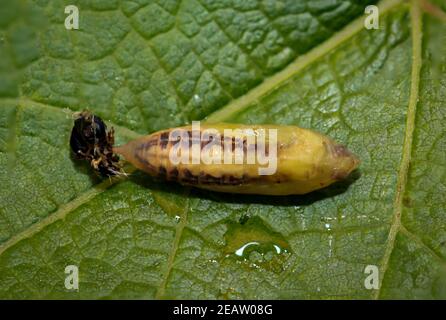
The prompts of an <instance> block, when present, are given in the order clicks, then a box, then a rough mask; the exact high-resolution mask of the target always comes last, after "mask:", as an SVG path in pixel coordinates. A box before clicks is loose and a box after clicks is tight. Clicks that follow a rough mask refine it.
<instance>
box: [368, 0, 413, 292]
mask: <svg viewBox="0 0 446 320" xmlns="http://www.w3.org/2000/svg"><path fill="white" fill-rule="evenodd" d="M410 10H411V27H412V70H411V77H410V78H411V84H410V97H409V104H408V110H407V116H406V117H407V118H406V130H405V135H404V143H403V153H402V157H401V162H400V169H399V171H398V178H397V185H396V193H395V199H394V205H393V215H392V216H393V220H392V224H391V226H390V230H389V235H388V238H387V245H386V249H385V251H384V256H383V258H382V261H381V266H380V269H379V270H380V275H379V276H380V281H379V286H378V289H377V290H376V291H375V294H374V299H378V298H379V295H380V293H381V288H382V284H383V281H384V277H385V275H386V271H387V268H388V266H389V261H390V256H391V255H392V252H393V249H394V248H395V242H396V236H397V234H398V232H399V230H400V227H401V213H402V208H403V195H404V192H405V190H406V185H407V176H408V172H409V164H410V158H411V155H412V144H413V132H414V128H415V114H416V109H417V104H418V95H419V88H420V86H419V84H420V71H421V64H422V52H421V46H422V13H421V9H420V3H419V0H411V9H410Z"/></svg>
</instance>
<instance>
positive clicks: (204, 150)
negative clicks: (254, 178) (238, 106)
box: [169, 121, 277, 175]
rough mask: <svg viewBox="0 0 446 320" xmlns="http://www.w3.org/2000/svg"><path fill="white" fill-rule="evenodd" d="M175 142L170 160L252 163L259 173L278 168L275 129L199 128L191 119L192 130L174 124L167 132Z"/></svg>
mask: <svg viewBox="0 0 446 320" xmlns="http://www.w3.org/2000/svg"><path fill="white" fill-rule="evenodd" d="M169 141H173V142H174V144H173V146H172V148H171V149H170V151H169V160H170V161H171V163H172V164H173V165H179V164H206V165H209V164H248V165H249V164H252V165H258V166H259V167H258V174H259V175H272V174H274V173H276V170H277V129H273V128H270V129H252V128H243V129H240V128H236V129H224V130H223V134H222V132H221V130H220V131H219V130H217V129H215V128H206V129H203V130H201V129H200V122H199V121H193V122H192V130H188V129H186V128H177V129H174V130H172V131H171V132H170V134H169Z"/></svg>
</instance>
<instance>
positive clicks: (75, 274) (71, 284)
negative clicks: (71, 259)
mask: <svg viewBox="0 0 446 320" xmlns="http://www.w3.org/2000/svg"><path fill="white" fill-rule="evenodd" d="M65 274H66V275H67V276H66V277H65V289H67V290H79V268H78V267H77V266H76V265H68V266H66V267H65Z"/></svg>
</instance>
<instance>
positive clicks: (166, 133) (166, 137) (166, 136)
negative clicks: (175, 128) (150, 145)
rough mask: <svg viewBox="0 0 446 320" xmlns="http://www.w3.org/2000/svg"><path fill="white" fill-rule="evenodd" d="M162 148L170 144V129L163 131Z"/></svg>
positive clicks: (161, 135) (160, 141) (161, 136)
mask: <svg viewBox="0 0 446 320" xmlns="http://www.w3.org/2000/svg"><path fill="white" fill-rule="evenodd" d="M159 144H160V148H161V149H166V148H167V145H168V144H169V131H164V132H161V134H160V140H159Z"/></svg>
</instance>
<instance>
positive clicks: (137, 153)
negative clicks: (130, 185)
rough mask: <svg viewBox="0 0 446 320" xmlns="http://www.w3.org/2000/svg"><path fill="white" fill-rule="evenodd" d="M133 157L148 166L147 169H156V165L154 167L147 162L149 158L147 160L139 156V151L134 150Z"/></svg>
mask: <svg viewBox="0 0 446 320" xmlns="http://www.w3.org/2000/svg"><path fill="white" fill-rule="evenodd" d="M136 151H137V150H136ZM135 158H136V159H138V161H140V162H141V163H143V164H144V165H145V166H146V167H147V168H149V169H151V170H153V171H157V167H155V166H154V165H153V164H151V163H150V162H149V160H147V159H146V158H143V157H142V156H141V153H140V152H135Z"/></svg>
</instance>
